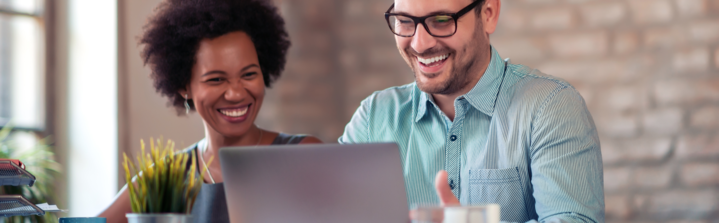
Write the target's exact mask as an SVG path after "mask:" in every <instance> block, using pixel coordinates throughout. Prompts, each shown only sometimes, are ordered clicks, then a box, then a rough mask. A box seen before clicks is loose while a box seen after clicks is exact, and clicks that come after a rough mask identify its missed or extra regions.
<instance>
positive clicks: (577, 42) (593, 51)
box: [549, 31, 608, 57]
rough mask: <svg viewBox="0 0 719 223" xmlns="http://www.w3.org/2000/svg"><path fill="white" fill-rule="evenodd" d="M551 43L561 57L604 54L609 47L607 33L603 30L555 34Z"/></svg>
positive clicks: (551, 38) (550, 40) (550, 39)
mask: <svg viewBox="0 0 719 223" xmlns="http://www.w3.org/2000/svg"><path fill="white" fill-rule="evenodd" d="M549 43H550V45H551V47H552V50H553V51H554V53H555V54H556V55H557V56H559V57H577V56H590V57H596V56H603V55H605V54H606V53H607V48H608V40H607V33H606V32H601V31H600V32H582V33H573V34H561V35H554V36H552V37H550V38H549Z"/></svg>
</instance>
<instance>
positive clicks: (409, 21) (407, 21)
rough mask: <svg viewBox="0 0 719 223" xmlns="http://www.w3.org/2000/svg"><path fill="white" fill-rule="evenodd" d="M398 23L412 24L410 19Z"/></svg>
mask: <svg viewBox="0 0 719 223" xmlns="http://www.w3.org/2000/svg"><path fill="white" fill-rule="evenodd" d="M398 21H399V23H401V24H412V23H413V22H414V21H412V20H411V19H399V20H398Z"/></svg>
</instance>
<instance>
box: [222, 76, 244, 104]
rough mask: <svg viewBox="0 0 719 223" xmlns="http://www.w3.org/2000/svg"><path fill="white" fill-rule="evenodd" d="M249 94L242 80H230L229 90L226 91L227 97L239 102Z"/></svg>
mask: <svg viewBox="0 0 719 223" xmlns="http://www.w3.org/2000/svg"><path fill="white" fill-rule="evenodd" d="M246 94H247V89H245V86H244V85H243V84H242V82H241V81H237V82H230V85H229V86H228V88H227V90H226V91H225V99H226V100H228V101H232V102H239V101H242V99H243V98H244V97H245V95H246Z"/></svg>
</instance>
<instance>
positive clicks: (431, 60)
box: [417, 54, 449, 65]
mask: <svg viewBox="0 0 719 223" xmlns="http://www.w3.org/2000/svg"><path fill="white" fill-rule="evenodd" d="M447 57H449V54H445V55H440V56H436V57H431V58H421V57H417V60H419V62H420V63H423V64H424V65H429V64H432V63H434V62H437V61H442V60H444V59H447Z"/></svg>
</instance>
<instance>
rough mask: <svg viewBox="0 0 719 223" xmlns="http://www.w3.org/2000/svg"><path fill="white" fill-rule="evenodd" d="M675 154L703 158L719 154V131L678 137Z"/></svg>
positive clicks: (683, 156) (681, 156)
mask: <svg viewBox="0 0 719 223" xmlns="http://www.w3.org/2000/svg"><path fill="white" fill-rule="evenodd" d="M677 156H679V157H680V158H703V157H716V156H719V133H699V134H691V135H689V134H687V135H683V136H681V137H680V138H679V142H678V143H677Z"/></svg>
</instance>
